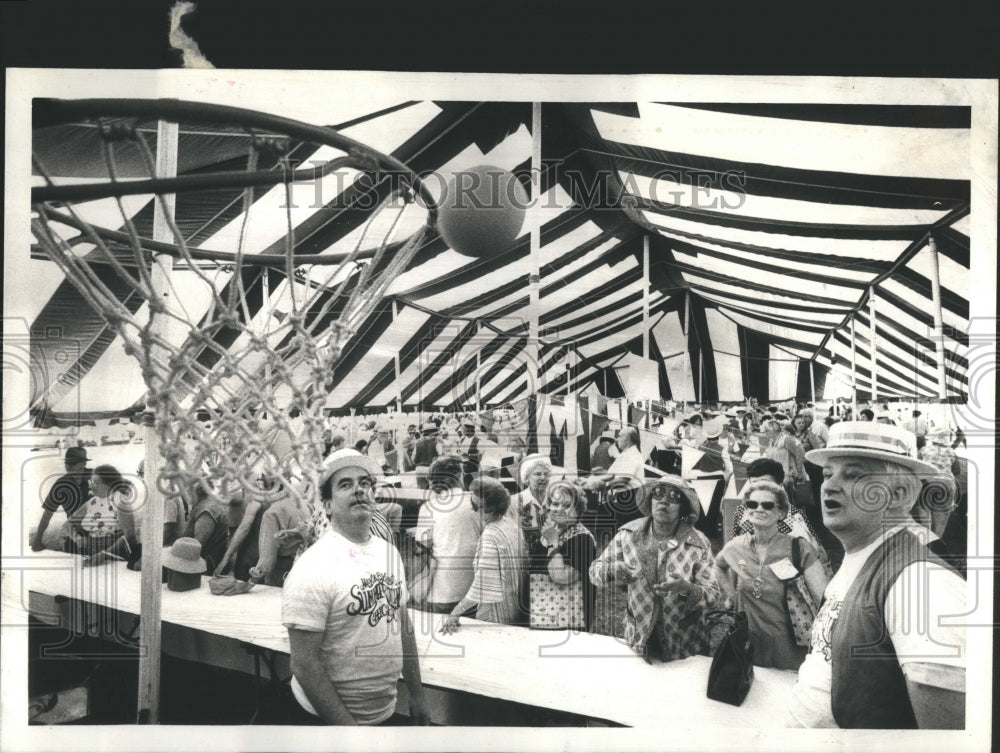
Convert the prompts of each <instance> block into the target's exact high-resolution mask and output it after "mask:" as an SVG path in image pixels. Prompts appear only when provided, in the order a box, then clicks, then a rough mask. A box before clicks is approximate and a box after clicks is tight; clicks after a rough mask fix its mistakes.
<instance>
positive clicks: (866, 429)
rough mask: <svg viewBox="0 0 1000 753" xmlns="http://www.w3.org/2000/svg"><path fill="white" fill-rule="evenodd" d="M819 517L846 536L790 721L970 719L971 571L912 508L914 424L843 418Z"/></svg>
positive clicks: (916, 479)
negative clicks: (945, 556)
mask: <svg viewBox="0 0 1000 753" xmlns="http://www.w3.org/2000/svg"><path fill="white" fill-rule="evenodd" d="M807 458H808V459H809V460H810V461H812V462H814V463H817V464H819V465H822V466H823V478H824V480H823V486H822V494H821V499H822V509H823V522H824V523H825V524H826V526H827V528H829V530H830V531H831V532H833V534H834V535H836V536H837V538H838V539H839V540H840V542H841V543H842V544H843V545H844V551H845V554H844V560H843V563H842V564H841V566H840V569H839V570H838V571H837V573H836V575H834V577H833V579H832V580H831V581H830V583H829V585H828V586H827V589H826V592H825V595H824V600H823V605H822V607H821V608H820V610H819V614H818V615H817V616H816V620H815V622H814V624H813V629H812V647H811V650H810V652H809V654H808V655H807V656H806V659H805V661H804V662H803V663H802V666H801V667H800V668H799V678H798V682H797V684H796V685H795V688H794V690H793V692H792V696H791V702H790V704H789V717H788V723H789V725H790V726H799V727H845V728H848V727H849V728H880V729H906V728H916V727H921V728H931V729H959V728H962V727H964V726H965V630H964V627H962V625H961V620H962V617H961V615H964V614H965V612H966V609H965V582H964V581H963V580H962V578H961V576H959V575H958V574H957V573H955V571H954V570H952V569H950V568H949V567H947V566H946V565H945V563H944V562H942V561H941V560H940V559H938V558H937V557H936V556H934V555H933V554H931V553H930V552H929V551H928V549H927V547H926V536H925V535H924V534H923V532H922V531H921V528H922V527H921V526H919V524H917V523H915V522H913V521H912V519H911V518H910V509H911V508H912V506H913V504H914V503H915V502H916V500H917V498H918V495H919V492H920V479H921V478H928V477H931V476H933V475H934V474H935V473H936V472H937V469H936V468H935V467H934V466H932V465H930V464H929V463H925V462H923V461H921V460H918V459H917V449H916V439H915V438H914V436H913V434H912V432H908V431H906V430H905V429H902V428H899V427H896V426H892V425H889V424H880V423H877V422H866V421H857V422H855V421H848V422H841V423H838V424H835V425H834V426H833V427H831V429H830V435H829V442H828V444H827V446H826V448H824V449H817V450H812V451H811V452H809V454H808V455H807Z"/></svg>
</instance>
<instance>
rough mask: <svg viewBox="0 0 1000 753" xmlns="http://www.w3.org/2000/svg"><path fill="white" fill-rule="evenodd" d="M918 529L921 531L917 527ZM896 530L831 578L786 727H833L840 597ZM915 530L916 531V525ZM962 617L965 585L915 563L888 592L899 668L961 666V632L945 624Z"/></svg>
mask: <svg viewBox="0 0 1000 753" xmlns="http://www.w3.org/2000/svg"><path fill="white" fill-rule="evenodd" d="M920 528H922V527H920ZM899 530H901V528H900V527H896V528H892V529H890V530H889V531H886V533H885V534H884V535H883V536H881V537H880V538H878V539H876V540H875V541H873V542H872V543H871V544H869V545H868V546H866V547H865V548H864V549H861V550H859V551H857V552H851V553H848V554H845V555H844V561H843V563H842V564H841V566H840V569H839V570H838V571H837V573H836V575H834V576H833V578H832V579H831V580H830V583H829V585H827V587H826V591H825V593H824V601H823V606H822V607H821V608H820V610H819V614H817V615H816V620H815V622H813V628H812V647H811V648H810V651H809V653H808V654H807V655H806V658H805V661H804V662H802V665H801V666H800V667H799V679H798V682H797V683H796V684H795V688H794V689H793V690H792V696H791V702H790V705H789V710H788V726H789V727H811V728H817V727H833V728H836V727H837V726H838V725H837V722H836V720H835V719H834V718H833V701H832V687H833V664H832V659H831V657H832V646H831V636H832V635H833V628H834V625H835V624H836V622H837V618H838V617H839V615H840V609H841V606H842V605H843V600H844V597H845V596H846V595H847V591H848V589H849V588H850V587H851V584H852V583H854V580H855V579H856V578H857V577H858V573H860V572H861V568H862V567H863V566H864V564H865V562H866V561H867V559H868V557H869V555H870V554H872V552H874V551H875V550H876V549H877V548H878V547H879V546H880V545H881V544H882V542H883V541H884V540H885V539H886V538H888V537H889V536H890V535H892V534H893V533H895V532H896V531H899ZM913 530H915V531H916V530H918V528H917V527H914V529H913ZM962 614H965V581H963V580H962V579H961V577H959V576H958V575H956V574H955V573H954V572H952V571H950V570H948V569H946V568H943V567H940V566H939V565H933V564H929V563H922V562H917V563H914V564H912V565H910V566H909V567H907V568H905V569H904V570H903V571H902V572H901V573H900V574H899V578H898V579H897V580H896V582H895V583H894V584H893V585H892V587H891V588H890V589H889V592H888V595H887V597H886V603H885V622H886V628H887V630H888V632H889V637H890V638H891V639H892V643H893V647H894V648H895V649H896V657H897V659H898V661H899V664H900V666H905V665H906V664H907V663H908V662H921V663H927V664H941V665H946V666H951V667H961V668H964V667H965V628H964V627H962V626H960V625H952V624H948V623H950V622H955V621H956V620H955V619H954V617H951V618H950V619H949V616H951V615H962ZM942 623H943V624H942Z"/></svg>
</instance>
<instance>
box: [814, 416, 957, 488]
mask: <svg viewBox="0 0 1000 753" xmlns="http://www.w3.org/2000/svg"><path fill="white" fill-rule="evenodd" d="M838 457H862V458H873V459H875V460H885V461H888V462H890V463H896V464H897V465H901V466H903V467H905V468H908V469H910V470H911V471H913V473H915V474H916V475H917V476H919V477H920V478H929V477H932V476H936V475H937V474H938V469H937V468H936V467H935V466H933V465H931V464H930V463H926V462H924V461H923V460H920V459H919V457H918V456H917V438H916V436H915V435H914V434H913V432H912V431H907V430H906V429H904V428H902V427H900V426H894V425H892V424H880V423H878V422H874V421H841V422H840V423H836V424H834V425H833V426H831V427H830V432H829V438H828V440H827V443H826V447H824V448H822V449H819V450H810V451H809V452H807V453H806V460H808V461H809V462H810V463H815V464H816V465H823V464H824V463H825V462H826V461H827V460H829V459H830V458H838Z"/></svg>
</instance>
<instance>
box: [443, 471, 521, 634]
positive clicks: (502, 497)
mask: <svg viewBox="0 0 1000 753" xmlns="http://www.w3.org/2000/svg"><path fill="white" fill-rule="evenodd" d="M469 491H470V492H471V493H472V507H473V509H475V510H478V511H479V512H480V514H481V515H482V516H483V519H484V521H485V524H486V525H485V527H484V528H483V533H482V536H481V537H480V538H479V546H478V548H477V549H476V556H475V558H474V560H473V565H474V567H475V571H476V572H475V577H474V578H473V581H472V586H471V587H470V588H469V591H468V593H467V594H466V595H465V598H463V599H462V600H461V601H460V602H458V604H457V605H456V606H455V608H454V609H452V610H451V614H449V615H448V616H447V617H446V618H445V621H444V623H443V624H442V626H441V632H443V633H452V632H454V631H455V630H457V629H458V618H459V617H460V616H461V615H463V614H465V613H466V612H469V611H471V610H472V608H473V607H475V610H476V619H477V620H483V621H485V622H498V623H501V624H505V625H510V624H513V623H515V622H517V621H518V618H519V617H520V613H519V608H520V597H521V570H522V568H523V563H522V561H521V553H522V552H523V551H524V537H523V534H522V533H521V526H520V525H519V524H518V521H517V520H515V519H514V518H512V517H510V516H508V515H507V514H506V513H507V507H508V506H509V505H510V494H509V493H508V492H507V490H506V489H504V487H503V484H501V483H500V482H499V481H497V480H496V479H492V478H488V477H481V478H477V479H475V480H473V482H472V484H471V488H470V489H469Z"/></svg>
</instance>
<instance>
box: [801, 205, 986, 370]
mask: <svg viewBox="0 0 1000 753" xmlns="http://www.w3.org/2000/svg"><path fill="white" fill-rule="evenodd" d="M968 214H969V204H968V202H965V203H963V204H961V205H959V206H957V207H955V208H954V209H953V210H952V211H950V212H948V214H946V215H945V216H944V217H942V218H941V219H939V220H938V221H937V222H935V223H934V224H933V225H931V226H930V227H929V228H927V232H926V233H923V234H922V235H921V236H920V237H919V238H917V239H916V240H914V241H913V242H912V243H911V244H910V245H909V246H907V247H906V249H905V250H904V251H903V253H901V254H900V255H899V258H898V259H896V263H895V264H893V265H892V267H891V268H890V269H888V270H887V271H885V272H883V273H882V274H880V275H879V276H878V277H876V278H874V279H873V280H872V281H871V286H872V287H873V288H874V287H875V286H876V285H878V284H879V283H880V282H882V281H883V280H887V279H888V278H890V277H892V276H893V275H894V274H895V273H896V272H897V271H899V269H900V268H902V267H903V266H904V265H906V264H908V263H909V261H910V260H911V259H912V258H913V257H914V256H916V255H917V254H918V253H919V252H920V250H921V249H922V248H923V247H924V246H925V245H926V244H927V241H928V239H929V238H930V237H931V233H932V232H933V231H934V230H936V229H938V228H943V227H951V226H952V225H954V224H955V223H956V222H958V221H959V220H961V219H962V218H963V217H965V216H966V215H968ZM864 305H865V299H864V296H863V295H862V297H861V299H860V300H859V301H858V303H857V305H856V306H855V307H854V308H853V309H851V310H850V311H848V312H847V314H846V315H845V316H844V318H843V319H842V320H841V322H840V323H839V324H838V325H837V326H836V327H831V328H830V331H829V332H827V333H826V334H825V335H824V336H823V339H822V340H821V341H820V343H819V345H817V346H816V350H815V351H814V352H813V358H815V357H816V356H818V355H819V354H820V353H821V352H822V350H823V349H824V348H825V347H826V344H827V343H828V342H830V338H831V337H833V333H834V332H836V331H837V330H838V329H843V328H844V326H845V325H846V324H847V323H848V322H849V321H850V320H851V317H853V316H854V314H855V313H857V312H858V311H861V307H862V306H864Z"/></svg>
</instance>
